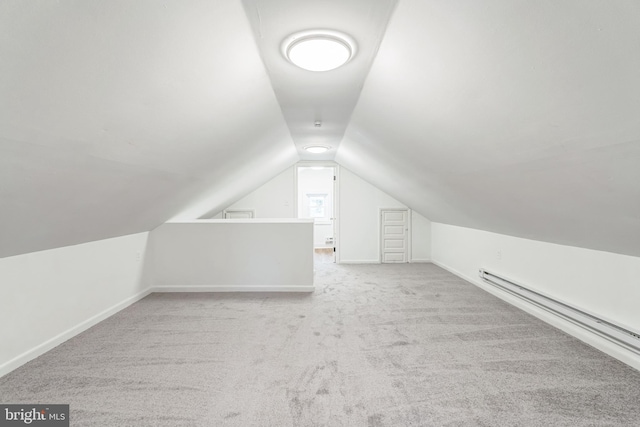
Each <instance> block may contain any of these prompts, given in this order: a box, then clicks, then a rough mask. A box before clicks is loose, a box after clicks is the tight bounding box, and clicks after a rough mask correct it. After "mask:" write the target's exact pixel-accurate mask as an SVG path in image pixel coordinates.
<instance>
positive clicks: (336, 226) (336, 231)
mask: <svg viewBox="0 0 640 427" xmlns="http://www.w3.org/2000/svg"><path fill="white" fill-rule="evenodd" d="M314 166H317V167H326V168H333V176H334V177H335V178H334V180H333V213H332V214H333V216H332V218H333V248H334V250H335V254H334V262H335V263H336V264H340V238H339V236H340V218H339V215H338V212H340V205H339V204H340V190H339V189H340V185H339V182H340V165H338V164H337V163H336V162H332V161H330V160H316V161H314V160H306V161H304V160H303V161H300V162H298V163H296V164H295V166H294V168H293V217H294V218H298V168H308V167H314Z"/></svg>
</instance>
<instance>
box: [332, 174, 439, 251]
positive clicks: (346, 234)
mask: <svg viewBox="0 0 640 427" xmlns="http://www.w3.org/2000/svg"><path fill="white" fill-rule="evenodd" d="M339 197H340V202H339V204H338V206H339V210H340V212H339V215H338V217H339V219H340V234H339V236H338V239H339V242H340V251H339V262H342V263H377V262H380V208H407V206H405V205H403V204H402V203H400V202H399V201H397V200H396V199H394V198H393V197H391V196H389V195H388V194H386V193H384V192H382V191H380V190H379V189H377V188H376V187H374V186H373V185H371V184H369V183H368V182H366V181H364V180H363V179H361V178H360V177H358V176H357V175H355V174H354V173H353V172H351V171H349V170H348V169H346V168H340V192H339ZM412 217H413V218H414V220H413V221H412V228H411V248H412V252H414V251H415V255H413V254H412V256H411V260H412V261H427V260H429V258H430V249H429V248H430V245H431V242H430V240H429V238H430V234H429V230H430V222H429V221H428V220H427V219H426V218H424V217H422V216H421V215H420V214H418V213H417V212H413V213H412ZM413 225H416V227H415V228H413Z"/></svg>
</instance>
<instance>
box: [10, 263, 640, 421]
mask: <svg viewBox="0 0 640 427" xmlns="http://www.w3.org/2000/svg"><path fill="white" fill-rule="evenodd" d="M317 268H318V270H317V271H316V289H317V290H316V292H315V293H314V294H275V293H271V294H238V293H235V294H234V293H229V294H186V293H179V294H152V295H150V296H148V297H147V298H145V299H143V300H141V301H139V302H137V303H136V304H133V305H132V306H130V307H128V308H127V309H125V310H123V311H121V312H119V313H118V314H116V315H114V316H112V317H111V318H109V319H107V320H105V321H104V322H102V323H100V324H98V325H96V326H95V327H93V328H91V329H90V330H88V331H86V332H84V333H82V334H80V335H78V336H77V337H75V338H73V339H71V340H69V341H67V342H66V343H64V344H63V345H60V346H58V347H57V348H55V349H53V350H52V351H50V352H48V353H46V354H45V355H43V356H41V357H39V358H37V359H35V360H34V361H32V362H30V363H28V364H26V365H24V366H23V367H21V368H19V369H17V370H16V371H14V372H12V373H10V374H8V375H6V376H5V377H3V378H1V379H0V402H2V403H69V404H70V405H71V420H72V423H71V425H72V426H107V427H110V426H118V427H121V426H154V427H162V426H171V427H175V426H189V427H193V426H279V427H283V426H466V425H469V426H624V425H626V426H638V425H640V405H639V404H638V403H639V402H640V372H638V371H635V370H633V369H632V368H630V367H628V366H626V365H624V364H622V363H621V362H618V361H616V360H614V359H612V358H610V357H609V356H607V355H605V354H603V353H601V352H599V351H597V350H595V349H593V348H591V347H589V346H588V345H586V344H583V343H581V342H580V341H578V340H576V339H574V338H572V337H569V336H567V335H565V334H564V333H563V332H561V331H559V330H557V329H554V328H553V327H551V326H548V325H547V324H545V323H543V322H541V321H539V320H537V319H536V318H534V317H532V316H530V315H528V314H526V313H524V312H522V311H520V310H518V309H516V308H514V307H512V306H510V305H508V304H506V303H504V302H502V301H501V300H499V299H497V298H495V297H494V296H492V295H490V294H488V293H486V292H484V291H482V290H481V289H479V288H477V287H475V286H473V285H471V284H469V283H467V282H465V281H463V280H461V279H459V278H457V277H455V276H453V275H451V274H450V273H448V272H446V271H444V270H442V269H441V268H439V267H437V266H434V265H432V264H403V265H389V264H385V265H334V264H323V265H318V266H317Z"/></svg>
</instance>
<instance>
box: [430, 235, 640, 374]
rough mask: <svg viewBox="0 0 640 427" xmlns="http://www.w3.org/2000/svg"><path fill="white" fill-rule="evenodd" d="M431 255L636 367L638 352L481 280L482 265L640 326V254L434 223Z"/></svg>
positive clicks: (612, 318) (639, 328)
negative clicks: (480, 270)
mask: <svg viewBox="0 0 640 427" xmlns="http://www.w3.org/2000/svg"><path fill="white" fill-rule="evenodd" d="M432 261H433V262H434V263H435V264H438V265H440V266H442V267H443V268H446V269H447V270H449V271H451V272H453V273H454V274H457V275H458V276H460V277H462V278H464V279H465V280H467V281H469V282H471V283H473V284H475V285H477V286H479V287H481V288H483V289H485V290H487V291H488V292H491V293H492V294H494V295H496V296H498V297H500V298H502V299H504V300H505V301H507V302H509V303H511V304H513V305H515V306H518V307H520V308H522V309H524V310H526V311H527V312H529V313H531V314H533V315H535V316H537V317H539V318H541V319H543V320H545V321H547V322H548V323H550V324H552V325H554V326H556V327H558V328H560V329H562V330H564V331H565V332H567V333H569V334H571V335H574V336H575V337H577V338H579V339H581V340H583V341H585V342H587V343H588V344H590V345H592V346H594V347H596V348H598V349H600V350H602V351H604V352H605V353H608V354H609V355H611V356H613V357H616V358H618V359H620V360H622V361H623V362H625V363H627V364H629V365H631V366H633V367H635V368H636V369H640V357H639V356H638V355H636V354H635V353H632V352H631V351H628V350H625V349H622V348H621V347H619V346H618V345H616V344H613V343H612V342H610V341H607V340H606V339H604V338H601V337H599V336H597V335H595V334H593V333H591V332H589V331H587V330H586V329H583V328H581V327H579V326H577V325H574V324H572V323H570V322H568V321H565V320H562V319H560V318H559V317H558V316H555V315H553V314H551V313H549V312H547V311H545V310H543V309H540V308H537V307H535V306H533V305H531V304H529V303H526V302H524V301H523V300H521V299H520V298H518V297H515V296H512V295H510V294H508V293H506V292H504V291H501V290H499V289H496V288H494V287H493V286H491V285H488V284H486V283H484V282H483V281H482V280H481V279H480V278H479V277H478V270H479V269H480V268H483V269H486V270H488V271H490V272H492V273H495V274H498V275H500V276H502V277H505V278H508V279H511V280H512V281H514V282H516V283H519V284H521V285H523V286H526V287H527V288H529V289H532V290H535V291H538V292H540V293H543V294H545V295H548V296H550V297H552V298H555V299H557V300H560V301H562V302H565V303H568V304H570V305H572V306H574V307H576V308H579V309H582V310H585V311H587V312H591V313H593V314H596V315H598V316H599V317H601V318H603V319H607V320H610V321H612V322H614V323H617V324H619V325H620V326H623V327H625V328H627V329H629V330H632V331H635V332H640V309H638V301H640V286H638V283H639V278H640V258H637V257H631V256H626V255H619V254H614V253H610V252H601V251H596V250H591V249H584V248H578V247H573V246H563V245H557V244H553V243H546V242H540V241H534V240H527V239H522V238H517V237H511V236H505V235H502V234H496V233H490V232H486V231H481V230H474V229H470V228H463V227H456V226H451V225H445V224H440V223H432Z"/></svg>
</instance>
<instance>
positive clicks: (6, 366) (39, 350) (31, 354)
mask: <svg viewBox="0 0 640 427" xmlns="http://www.w3.org/2000/svg"><path fill="white" fill-rule="evenodd" d="M150 293H151V288H149V289H146V290H144V291H142V292H139V293H137V294H135V295H133V296H131V297H129V298H127V299H125V300H124V301H121V302H119V303H117V304H115V305H113V306H111V307H109V308H107V309H106V310H104V311H102V312H100V313H98V314H96V315H95V316H92V317H90V318H88V319H87V320H85V321H83V322H81V323H79V324H77V325H76V326H73V327H71V328H69V329H67V330H66V331H64V332H62V333H60V334H58V335H56V336H55V337H53V338H51V339H48V340H47V341H45V342H43V343H42V344H38V345H37V346H35V347H33V348H32V349H31V350H27V351H25V352H24V353H22V354H20V355H18V356H16V357H14V358H13V359H11V360H9V361H8V362H5V363H3V364H2V365H0V377H2V376H4V375H6V374H8V373H9V372H11V371H13V370H14V369H17V368H19V367H20V366H22V365H24V364H25V363H27V362H29V361H31V360H33V359H35V358H36V357H38V356H41V355H43V354H44V353H46V352H47V351H49V350H51V349H53V348H54V347H57V346H59V345H60V344H62V343H63V342H65V341H67V340H69V339H71V338H73V337H75V336H76V335H78V334H80V333H82V332H84V331H86V330H87V329H89V328H90V327H92V326H95V325H97V324H98V323H100V322H102V321H103V320H105V319H107V318H108V317H111V316H113V315H114V314H116V313H117V312H119V311H120V310H123V309H125V308H127V307H129V306H130V305H131V304H133V303H135V302H137V301H140V300H141V299H142V298H144V297H146V296H147V295H149V294H150Z"/></svg>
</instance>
